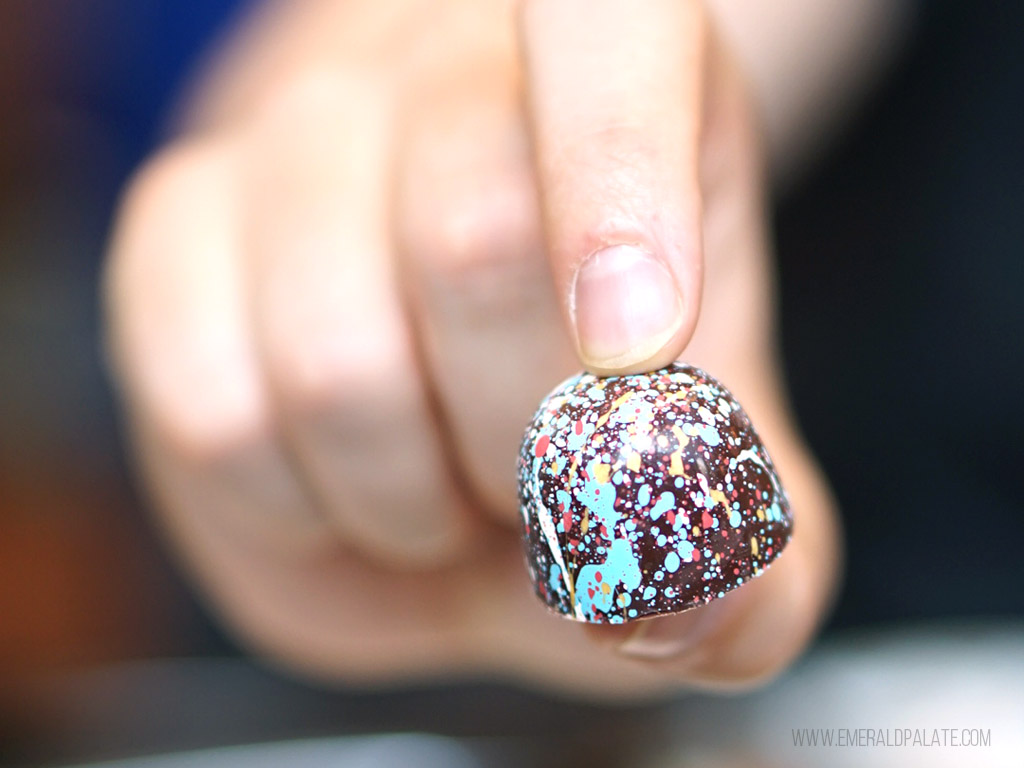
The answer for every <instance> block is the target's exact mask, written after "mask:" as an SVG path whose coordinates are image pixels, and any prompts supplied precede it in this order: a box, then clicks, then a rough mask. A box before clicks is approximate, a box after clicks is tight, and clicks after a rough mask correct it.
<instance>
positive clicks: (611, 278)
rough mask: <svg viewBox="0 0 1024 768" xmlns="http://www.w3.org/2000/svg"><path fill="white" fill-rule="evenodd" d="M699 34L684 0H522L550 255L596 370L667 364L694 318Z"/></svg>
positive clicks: (698, 13) (699, 17) (698, 21)
mask: <svg viewBox="0 0 1024 768" xmlns="http://www.w3.org/2000/svg"><path fill="white" fill-rule="evenodd" d="M704 38H705V22H704V16H703V11H702V9H701V6H700V4H699V3H697V2H692V1H690V0H686V1H681V0H645V2H642V3H626V2H622V1H621V0H525V2H524V3H523V4H522V14H521V44H522V47H523V52H524V58H525V62H526V70H527V92H528V102H529V112H530V124H531V129H532V135H533V141H534V150H535V157H536V165H537V175H538V183H539V186H540V191H541V198H542V202H543V210H544V218H545V228H546V239H547V246H548V253H549V256H550V259H551V267H552V270H553V274H554V279H555V283H556V287H557V289H558V291H559V296H560V297H562V299H563V307H564V310H565V313H566V317H567V320H568V322H569V326H570V329H571V331H572V333H573V337H574V339H575V341H576V345H577V350H578V352H579V355H580V358H581V360H582V361H583V363H584V364H585V365H586V366H587V368H589V369H590V370H592V371H594V372H595V373H599V374H618V373H629V372H637V371H644V370H652V369H655V368H659V367H661V366H663V365H666V364H668V363H669V362H671V361H672V360H674V359H675V358H676V357H678V355H679V354H680V353H681V352H682V350H683V347H684V346H685V345H686V343H687V342H688V341H689V338H690V336H691V335H692V333H693V330H694V327H695V326H696V323H697V316H698V311H699V308H700V292H701V274H702V269H701V258H702V257H701V228H700V222H701V201H700V187H699V179H698V143H699V139H700V125H701V111H702V110H701V101H702V80H703V60H704V48H705V44H704Z"/></svg>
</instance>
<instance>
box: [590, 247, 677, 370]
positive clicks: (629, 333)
mask: <svg viewBox="0 0 1024 768" xmlns="http://www.w3.org/2000/svg"><path fill="white" fill-rule="evenodd" d="M571 308H572V314H573V318H574V321H575V323H576V337H577V341H578V345H579V351H580V356H581V357H582V358H583V360H584V362H586V363H587V364H589V365H593V366H595V367H598V368H624V367H627V366H629V365H632V364H634V363H638V362H641V361H643V360H646V359H647V358H649V357H651V356H653V355H654V354H655V353H656V352H657V351H658V350H659V349H661V348H662V347H663V346H665V344H666V343H667V342H668V340H669V339H671V338H672V336H673V335H674V334H675V333H676V331H677V330H679V326H680V325H681V324H682V321H683V312H682V309H683V307H682V301H681V300H680V297H679V291H678V289H677V288H676V282H675V279H674V278H673V276H672V273H671V272H669V270H668V267H667V266H665V264H663V263H662V262H661V261H659V260H658V259H657V258H655V257H654V256H653V255H652V254H650V253H648V252H647V251H645V250H643V249H642V248H638V247H637V246H634V245H613V246H610V247H608V248H603V249H601V250H599V251H595V252H594V253H592V254H590V255H589V256H588V257H587V258H586V260H584V262H583V264H582V265H580V268H579V271H577V273H576V280H575V283H574V285H573V294H572V303H571Z"/></svg>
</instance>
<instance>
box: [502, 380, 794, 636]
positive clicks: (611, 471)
mask: <svg viewBox="0 0 1024 768" xmlns="http://www.w3.org/2000/svg"><path fill="white" fill-rule="evenodd" d="M519 501H520V508H521V511H522V519H523V533H524V540H525V544H526V560H527V565H528V567H529V571H530V575H531V576H532V578H533V583H534V586H535V588H536V591H537V595H538V596H539V597H540V598H541V600H543V601H544V602H545V603H546V604H547V605H548V606H549V607H550V608H552V609H553V610H555V611H557V612H558V613H560V614H562V615H564V616H567V617H569V618H571V619H576V620H577V621H585V622H592V623H598V624H600V623H611V624H619V623H622V622H624V621H631V620H633V619H642V618H644V617H650V616H656V615H659V614H665V613H675V612H678V611H684V610H686V609H688V608H693V607H695V606H698V605H702V604H703V603H707V602H710V601H712V600H714V599H715V598H718V597H722V596H723V595H724V594H725V593H726V592H728V591H729V590H732V589H735V588H736V587H739V586H741V585H743V584H745V583H746V582H748V581H749V580H750V579H752V578H754V577H755V576H757V575H758V574H760V573H761V572H762V571H763V570H764V569H765V568H766V567H767V566H768V564H769V563H771V562H772V561H773V560H774V559H775V558H776V557H778V556H779V553H780V552H781V551H782V549H783V547H785V546H786V543H787V542H788V541H789V537H790V535H791V533H792V528H793V521H792V516H791V514H790V511H789V503H788V500H787V498H786V493H785V491H783V489H782V486H781V485H780V484H779V479H778V477H777V475H776V473H775V469H774V467H773V466H772V462H771V459H769V458H768V454H767V452H766V451H765V449H764V446H763V445H762V444H761V440H760V439H759V438H758V436H757V433H756V432H754V428H753V427H752V426H751V424H750V419H749V418H748V417H747V415H746V413H744V411H743V409H742V408H741V407H740V405H739V403H737V402H736V400H735V398H733V396H732V394H730V392H729V391H728V390H727V389H726V388H725V387H724V386H722V385H721V384H720V383H719V382H718V381H716V380H715V379H713V378H712V377H711V376H709V375H708V374H706V373H705V372H704V371H702V370H700V369H698V368H693V367H691V366H687V365H680V364H674V365H671V366H669V367H668V368H664V369H662V370H660V371H654V372H653V373H645V374H636V375H630V376H615V377H610V378H598V377H596V376H593V375H591V374H580V375H577V376H574V377H572V378H571V379H569V380H568V381H566V382H565V383H563V384H562V385H561V386H559V387H558V388H556V389H555V390H554V391H553V392H552V393H551V394H550V395H548V396H547V397H546V398H545V399H544V401H543V402H542V403H541V405H540V408H539V409H538V410H537V413H536V415H535V416H534V418H533V421H532V422H531V423H530V425H529V427H528V428H527V430H526V434H525V436H524V438H523V444H522V448H521V450H520V452H519Z"/></svg>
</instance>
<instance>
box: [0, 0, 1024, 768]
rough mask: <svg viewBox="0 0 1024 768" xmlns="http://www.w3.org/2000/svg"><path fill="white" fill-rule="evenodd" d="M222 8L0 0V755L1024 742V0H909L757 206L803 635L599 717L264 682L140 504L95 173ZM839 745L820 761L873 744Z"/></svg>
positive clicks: (476, 688)
mask: <svg viewBox="0 0 1024 768" xmlns="http://www.w3.org/2000/svg"><path fill="white" fill-rule="evenodd" d="M243 5H244V3H243V2H241V0H173V1H172V0H44V1H43V2H29V1H28V0H0V105H2V113H0V761H3V762H5V763H6V764H10V765H42V764H66V763H70V762H76V761H87V760H98V759H107V758H115V757H130V756H135V755H144V754H153V753H158V752H162V751H171V750H182V749H193V748H207V747H215V746H223V745H231V744H244V743H252V742H265V741H269V740H277V739H285V740H292V739H298V738H313V737H318V738H319V737H338V736H347V735H352V734H367V733H409V732H411V733H420V734H424V733H429V734H435V736H422V735H421V736H408V735H406V736H400V737H388V738H379V739H377V740H372V739H371V740H365V739H364V740H359V739H347V740H346V739H342V740H340V741H339V740H332V741H329V742H319V741H318V742H301V743H300V742H288V743H290V744H292V745H293V746H295V748H296V749H300V747H301V749H300V751H299V752H296V753H295V754H288V755H286V754H285V753H274V754H271V755H270V756H269V757H268V756H267V753H266V752H265V751H264V752H262V753H259V754H261V755H262V757H258V756H257V753H233V754H234V757H233V758H231V759H236V760H237V761H238V762H239V764H242V763H244V764H246V765H254V764H259V765H261V764H263V763H261V762H259V760H264V761H265V762H266V764H268V765H270V764H274V765H281V764H307V763H306V762H303V761H304V760H305V761H307V762H308V764H310V765H320V764H324V761H327V760H330V759H333V760H334V761H335V762H333V763H332V764H343V765H399V764H401V765H416V764H420V765H435V764H437V765H499V764H500V765H505V764H507V765H517V764H538V765H541V764H543V765H574V764H590V765H614V764H622V763H623V762H625V763H628V764H637V765H639V764H652V765H653V764H657V765H674V764H677V763H676V762H674V760H676V759H677V758H678V759H682V758H681V757H680V756H682V755H685V756H687V759H688V760H689V761H690V762H698V763H701V764H708V765H733V764H736V765H739V764H767V765H775V764H790V765H799V764H805V763H804V762H801V761H806V764H817V763H815V762H814V760H815V759H816V757H817V758H820V757H821V754H819V753H814V754H812V752H811V751H808V750H804V751H802V752H793V751H792V749H791V750H790V752H786V751H785V749H784V747H786V743H784V742H786V741H787V740H788V739H789V729H790V728H791V727H797V726H804V725H807V726H813V725H814V724H815V723H818V722H824V723H832V724H834V725H839V726H848V727H855V726H856V725H858V724H859V723H860V722H861V721H862V720H865V717H864V715H865V712H868V711H871V712H875V713H876V714H877V713H885V712H890V713H894V714H892V717H889V715H885V714H883V715H881V716H878V717H876V718H875V719H874V720H871V719H870V718H867V720H866V721H865V724H868V725H873V726H874V727H886V726H892V727H896V725H902V724H904V723H909V722H910V720H908V719H907V718H911V719H912V718H919V719H922V718H923V720H922V723H923V725H927V726H928V727H934V728H943V727H951V728H960V727H965V728H967V727H972V728H978V727H980V728H990V729H992V732H993V738H994V739H995V740H996V744H995V745H994V746H993V747H992V749H991V750H989V751H987V752H983V753H980V754H982V755H983V756H982V757H981V758H980V759H979V760H978V761H976V762H977V764H1006V765H1010V764H1013V765H1021V764H1024V565H1022V563H1024V554H1022V553H1024V482H1022V479H1021V477H1022V475H1021V473H1020V469H1019V466H1020V464H1021V462H1022V460H1024V57H1022V56H1021V51H1022V50H1024V10H1022V7H1021V6H1019V5H1017V4H996V3H970V2H966V1H961V2H956V1H954V0H938V1H936V2H932V3H927V4H925V3H920V4H919V6H918V8H917V14H916V17H915V19H914V21H913V24H912V26H911V27H910V28H909V30H908V32H907V34H906V36H905V40H904V41H903V44H902V46H901V50H900V52H899V54H898V55H897V57H896V60H895V61H894V63H893V64H892V66H891V67H890V69H889V71H888V72H887V73H886V75H885V76H884V77H883V78H882V79H881V81H880V82H879V83H877V84H876V86H875V87H874V89H873V91H872V93H871V94H870V96H869V98H868V100H867V102H866V103H865V104H863V105H861V108H860V109H859V110H858V111H857V113H856V114H855V115H854V117H853V119H852V120H851V121H850V122H849V124H848V125H847V126H846V127H845V129H844V130H843V131H842V133H841V134H840V135H839V136H838V137H837V138H836V139H835V140H834V141H833V142H832V144H831V145H830V146H829V148H828V149H827V151H826V152H825V153H824V154H823V155H822V156H821V157H820V158H819V159H818V161H817V162H816V164H815V165H814V167H813V168H811V169H810V170H808V171H807V173H805V174H804V176H803V177H802V178H801V179H800V180H799V181H798V182H797V183H795V184H794V185H792V186H791V187H790V188H789V189H787V190H786V191H785V193H784V194H782V195H780V196H779V197H778V199H777V204H776V210H775V226H776V233H777V244H778V254H779V268H780V272H781V291H782V328H783V347H784V353H785V360H786V364H787V374H788V377H789V381H790V384H791V387H792V395H793V400H794V402H795V405H796V410H797V413H798V415H799V418H800V421H801V424H802V426H803V429H804V430H805V432H806V434H807V435H808V437H809V439H810V442H811V444H812V445H813V447H814V448H815V449H816V451H817V452H818V455H819V457H820V458H821V461H822V462H823V464H824V466H825V469H826V471H827V473H828V475H829V477H830V479H831V481H832V483H833V486H834V488H835V490H836V493H837V495H838V498H839V501H840V503H841V506H842V508H843V512H844V518H845V525H846V529H847V556H848V567H847V576H846V582H845V586H844V588H843V591H842V594H841V596H840V599H839V602H838V605H837V607H836V610H835V612H834V614H833V615H832V617H831V619H830V622H829V625H828V627H827V629H826V632H825V633H824V637H823V639H822V641H821V642H820V643H819V645H818V646H817V647H816V648H815V649H814V650H813V651H812V653H811V654H810V655H809V656H808V658H807V659H806V660H804V661H803V662H802V663H801V664H799V665H798V666H797V667H796V669H795V670H794V671H793V672H792V673H790V674H789V675H787V676H786V677H785V678H783V679H782V680H780V681H779V682H778V683H776V684H774V685H773V686H771V687H770V688H769V689H768V690H767V691H764V692H761V693H759V694H757V695H756V696H752V697H743V698H738V699H725V700H713V699H707V698H704V697H687V698H684V699H681V700H680V701H678V702H676V703H673V704H672V705H669V706H653V705H652V706H646V707H631V708H622V709H619V708H614V707H599V706H588V705H577V704H570V703H568V702H564V701H557V700H554V699H548V698H545V697H543V696H540V695H537V694H533V693H530V692H528V691H523V690H517V689H513V688H510V687H508V686H500V685H495V684H491V683H487V682H483V681H482V682H481V683H480V684H478V685H463V686H457V687H452V688H450V689H419V690H409V691H397V692H395V691H393V692H379V693H367V692H361V693H360V692H352V691H327V690H321V689H318V688H315V687H312V686H309V685H307V684H305V683H303V682H300V681H296V680H292V679H288V678H285V677H282V676H280V675H278V674H277V673H274V672H272V671H269V670H266V669H263V668H260V667H259V666H257V665H253V664H252V663H250V662H248V661H246V660H244V659H243V658H241V657H240V654H239V652H238V651H237V649H236V648H235V646H234V645H233V644H232V643H231V641H230V640H229V639H227V638H225V637H224V636H223V635H222V634H221V633H220V632H219V631H218V630H217V628H216V626H215V625H214V623H213V622H212V621H211V618H210V617H209V616H208V615H207V614H206V613H205V612H204V610H203V608H202V607H201V606H200V605H199V604H198V603H197V602H196V600H195V598H194V597H193V595H192V594H191V593H190V592H189V590H188V588H187V587H186V586H185V585H184V583H183V582H182V580H181V578H180V577H179V575H178V574H177V573H176V571H175V569H174V567H173V565H172V564H171V563H170V561H169V559H168V557H167V555H166V553H165V552H164V550H163V549H162V547H161V545H160V542H159V541H158V540H157V539H156V536H155V534H154V532H153V531H152V530H151V529H150V527H149V525H148V522H147V518H146V514H145V511H144V505H143V504H142V503H141V501H140V499H139V497H138V496H137V495H136V491H135V489H134V487H133V485H132V481H131V479H130V477H131V475H130V469H129V466H128V462H127V460H126V456H125V454H124V452H123V447H122V445H121V443H120V441H119V436H118V428H117V418H116V411H115V408H114V404H113V399H112V394H111V391H110V386H109V381H108V380H107V378H106V376H105V374H104V369H103V359H102V358H103V355H102V348H101V343H100V338H99V334H98V329H99V326H100V313H99V305H98V301H97V277H98V273H99V269H100V265H101V259H102V254H103V248H104V241H105V237H106V235H107V231H108V227H109V222H110V216H111V213H112V210H113V207H114V205H115V203H116V199H117V195H118V190H119V189H120V187H121V185H122V184H123V182H124V181H125V178H126V176H127V175H128V174H129V173H130V172H131V170H132V169H133V168H134V167H135V166H136V165H137V164H138V163H139V162H140V161H141V160H142V158H143V157H144V156H145V155H146V154H147V153H148V152H150V151H151V150H152V149H153V148H154V147H155V146H156V145H158V144H159V142H160V138H161V127H162V126H163V125H165V123H166V119H167V117H168V115H169V112H170V110H171V109H172V106H173V97H174V94H175V92H176V90H177V89H178V88H179V87H180V86H181V85H182V83H183V82H184V81H185V80H186V78H187V76H188V74H189V71H190V67H193V66H195V63H196V60H197V56H199V55H200V54H201V52H202V51H203V49H204V48H205V47H207V46H208V45H210V43H211V41H213V40H215V39H216V36H217V35H218V34H219V33H220V32H222V31H223V30H224V29H225V28H226V27H227V26H228V25H229V24H230V22H231V19H232V18H233V17H234V16H235V15H236V14H238V13H239V12H240V9H241V7H242V6H243ZM944 707H945V708H944ZM780 713H788V714H787V715H786V716H783V715H782V714H780ZM897 715H899V716H897ZM844 717H845V718H846V719H845V720H843V719H842V718H844ZM899 717H903V719H902V720H900V719H899ZM816 718H817V719H816ZM829 718H831V719H829ZM858 718H859V719H858ZM887 718H888V719H887ZM986 718H987V720H986ZM914 722H917V721H916V720H915V721H914ZM554 723H557V727H556V726H555V725H554ZM737 734H740V735H739V736H738V735H737ZM766 743H770V744H774V745H775V746H777V747H778V749H779V750H782V751H781V752H780V754H782V755H784V757H783V758H778V759H777V758H776V757H773V756H772V753H771V750H767V751H766V750H765V748H764V744H766ZM296 745H298V746H296ZM789 746H790V747H791V744H790V745H789ZM318 749H321V750H327V751H321V752H318V751H317V750H318ZM302 750H305V751H302ZM310 750H311V751H310ZM346 750H347V751H346ZM638 750H639V751H638ZM300 753H301V754H300ZM639 754H642V755H644V756H645V757H644V760H648V759H649V760H652V761H655V762H651V763H646V762H642V761H641V760H639V758H637V755H639ZM850 754H851V753H843V755H838V754H835V753H830V754H829V755H827V757H828V764H832V765H842V764H846V763H844V762H843V760H848V759H855V762H853V763H851V764H867V762H868V761H867V759H866V758H864V755H863V754H862V755H861V757H858V758H850ZM943 754H945V753H943ZM328 755H331V756H333V757H330V758H329V757H328ZM844 755H845V756H844ZM880 755H881V757H880ZM929 755H930V756H931V757H932V758H934V757H935V756H936V755H938V752H932V753H929ZM342 756H344V757H342ZM367 756H369V757H367ZM403 756H404V757H403ZM410 756H415V757H413V758H410ZM905 757H906V754H905V753H904V754H902V755H901V754H899V753H898V751H897V752H895V753H894V752H892V751H891V750H890V751H889V752H886V753H884V754H883V753H880V752H879V751H877V750H876V751H874V752H872V753H871V758H872V759H881V760H882V762H881V763H879V764H889V763H887V762H884V761H885V760H893V761H896V762H892V764H893V765H896V764H902V763H900V762H898V760H900V759H903V758H905ZM862 758H864V759H862ZM221 759H226V758H224V756H223V754H221ZM942 759H945V758H942ZM360 760H362V761H363V762H360ZM374 760H377V762H373V761H374ZM410 760H411V761H410ZM659 760H660V761H662V762H657V761H659ZM778 760H781V762H779V761H778ZM967 760H968V761H969V762H975V761H974V760H973V758H967ZM1002 760H1006V762H1000V761H1002ZM1014 760H1020V762H1012V761H1014ZM993 761H994V762H993ZM189 764H193V763H189ZM195 764H197V765H198V764H199V763H195ZM203 764H205V763H203ZM210 764H213V763H210ZM217 764H218V765H220V764H232V765H233V764H234V763H230V761H228V762H226V763H217ZM916 764H929V763H928V762H927V761H918V762H916ZM942 764H945V763H942ZM950 764H953V763H952V762H951V763H950ZM161 765H162V764H161Z"/></svg>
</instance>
